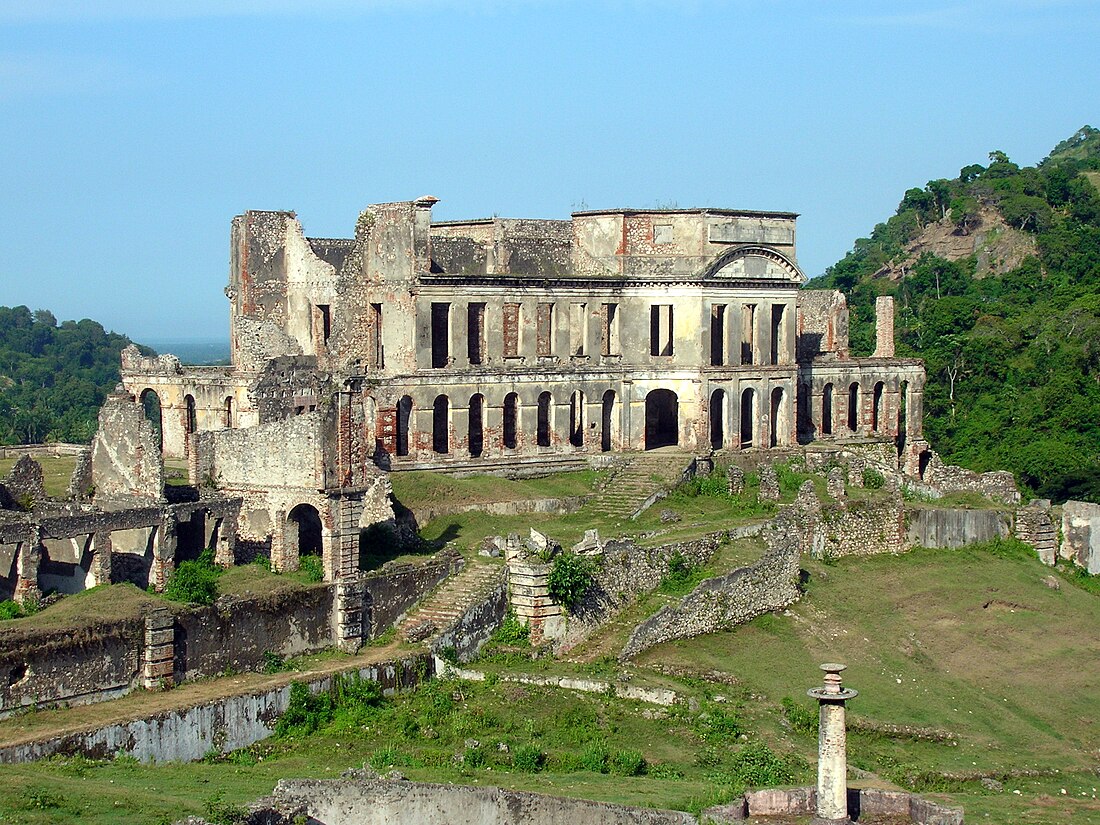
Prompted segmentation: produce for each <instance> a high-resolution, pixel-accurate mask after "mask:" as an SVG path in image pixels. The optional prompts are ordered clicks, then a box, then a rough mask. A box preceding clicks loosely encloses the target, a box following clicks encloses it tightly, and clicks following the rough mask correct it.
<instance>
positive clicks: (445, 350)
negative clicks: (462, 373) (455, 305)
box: [432, 303, 451, 369]
mask: <svg viewBox="0 0 1100 825" xmlns="http://www.w3.org/2000/svg"><path fill="white" fill-rule="evenodd" d="M450 360H451V305H450V304H437V303H433V304H432V367H433V368H435V369H441V368H443V367H446V366H447V365H448V364H449V363H450Z"/></svg>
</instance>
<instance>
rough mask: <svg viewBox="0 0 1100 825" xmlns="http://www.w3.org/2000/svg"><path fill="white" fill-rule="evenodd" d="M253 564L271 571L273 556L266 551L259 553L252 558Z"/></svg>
mask: <svg viewBox="0 0 1100 825" xmlns="http://www.w3.org/2000/svg"><path fill="white" fill-rule="evenodd" d="M252 564H254V565H256V566H257V567H259V568H260V569H261V570H266V571H267V572H268V573H270V572H271V556H269V555H267V554H266V553H257V554H256V555H255V557H253V559H252Z"/></svg>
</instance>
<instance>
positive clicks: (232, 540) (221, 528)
mask: <svg viewBox="0 0 1100 825" xmlns="http://www.w3.org/2000/svg"><path fill="white" fill-rule="evenodd" d="M235 521H236V520H235V519H233V520H231V519H226V518H219V519H215V520H214V529H213V538H214V564H216V565H218V567H223V568H226V569H228V568H230V567H232V566H233V565H234V564H235V563H236V560H237V559H236V556H237V536H236V531H234V529H233V527H232V525H233V523H235Z"/></svg>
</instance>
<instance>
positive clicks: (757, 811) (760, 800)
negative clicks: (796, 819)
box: [745, 788, 817, 816]
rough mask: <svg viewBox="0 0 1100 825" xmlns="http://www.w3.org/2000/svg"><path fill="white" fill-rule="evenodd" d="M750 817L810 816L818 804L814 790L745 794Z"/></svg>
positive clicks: (773, 790) (798, 789)
mask: <svg viewBox="0 0 1100 825" xmlns="http://www.w3.org/2000/svg"><path fill="white" fill-rule="evenodd" d="M745 802H746V803H747V805H748V809H749V810H748V812H749V816H809V815H811V814H813V812H814V807H815V805H816V803H817V791H816V790H814V789H813V788H789V789H787V790H775V789H768V790H763V791H749V792H748V793H746V794H745Z"/></svg>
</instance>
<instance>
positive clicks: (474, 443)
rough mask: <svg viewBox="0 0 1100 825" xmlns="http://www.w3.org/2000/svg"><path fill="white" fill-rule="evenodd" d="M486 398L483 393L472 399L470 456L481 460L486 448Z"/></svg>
mask: <svg viewBox="0 0 1100 825" xmlns="http://www.w3.org/2000/svg"><path fill="white" fill-rule="evenodd" d="M484 417H485V396H484V395H482V394H481V393H478V394H477V395H474V396H473V397H472V398H471V399H470V422H469V433H468V435H469V440H468V444H469V445H470V455H471V456H473V457H474V458H480V457H481V453H482V451H483V450H484V447H485V426H484Z"/></svg>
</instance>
